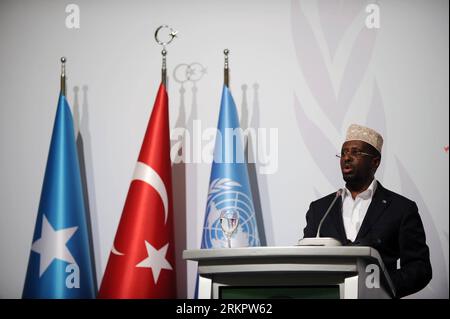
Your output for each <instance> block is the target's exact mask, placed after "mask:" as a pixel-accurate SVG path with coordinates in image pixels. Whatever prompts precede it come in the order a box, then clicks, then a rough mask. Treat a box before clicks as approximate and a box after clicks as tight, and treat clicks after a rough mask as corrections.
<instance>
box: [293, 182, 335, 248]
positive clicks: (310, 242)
mask: <svg viewBox="0 0 450 319" xmlns="http://www.w3.org/2000/svg"><path fill="white" fill-rule="evenodd" d="M342 192H343V190H342V188H340V189H338V191H337V192H336V195H335V196H334V199H333V201H332V202H331V204H330V206H328V209H327V211H326V212H325V214H324V215H323V217H322V219H321V220H320V223H319V226H318V227H317V234H316V237H313V238H303V239H300V240H299V241H298V243H297V246H342V244H341V242H340V241H339V240H337V239H335V238H331V237H320V230H321V228H322V224H323V222H324V220H325V218H327V216H328V214H329V213H330V211H331V208H332V207H333V206H334V203H336V200H337V199H338V198H339V197H340V196H341V194H342Z"/></svg>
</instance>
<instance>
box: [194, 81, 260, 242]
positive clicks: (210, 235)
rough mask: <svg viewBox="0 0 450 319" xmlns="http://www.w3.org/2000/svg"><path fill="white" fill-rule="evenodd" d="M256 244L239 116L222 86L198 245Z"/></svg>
mask: <svg viewBox="0 0 450 319" xmlns="http://www.w3.org/2000/svg"><path fill="white" fill-rule="evenodd" d="M259 245H260V241H259V235H258V228H257V224H256V218H255V209H254V206H253V200H252V193H251V189H250V183H249V178H248V172H247V163H246V161H245V156H244V148H243V145H242V140H241V132H240V125H239V118H238V115H237V110H236V105H235V103H234V101H233V97H232V96H231V93H230V90H229V89H228V87H227V86H226V85H224V87H223V91H222V101H221V105H220V115H219V123H218V125H217V136H216V141H215V148H214V160H213V163H212V168H211V178H210V182H209V191H208V200H207V204H206V213H205V221H204V225H203V236H202V244H201V248H226V247H232V248H235V247H248V246H259Z"/></svg>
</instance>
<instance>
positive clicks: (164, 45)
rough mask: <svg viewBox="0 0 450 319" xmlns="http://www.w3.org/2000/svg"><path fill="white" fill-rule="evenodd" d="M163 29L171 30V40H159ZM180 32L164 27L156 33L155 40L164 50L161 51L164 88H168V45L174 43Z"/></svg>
mask: <svg viewBox="0 0 450 319" xmlns="http://www.w3.org/2000/svg"><path fill="white" fill-rule="evenodd" d="M163 29H169V31H170V33H169V40H167V41H161V40H160V39H159V38H158V33H159V32H160V31H161V30H163ZM177 33H178V31H176V30H174V29H172V28H171V27H169V26H168V25H165V24H164V25H162V26H159V27H158V28H157V29H156V31H155V40H156V42H157V43H158V44H159V45H162V47H163V49H162V51H161V56H162V65H161V83H162V84H164V86H167V65H166V55H167V50H166V45H168V44H169V43H170V42H172V41H173V39H174V38H175V37H176V36H177Z"/></svg>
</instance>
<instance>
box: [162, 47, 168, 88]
mask: <svg viewBox="0 0 450 319" xmlns="http://www.w3.org/2000/svg"><path fill="white" fill-rule="evenodd" d="M161 55H162V66H161V82H162V84H164V86H167V68H166V55H167V51H166V49H165V48H164V49H163V50H162V51H161Z"/></svg>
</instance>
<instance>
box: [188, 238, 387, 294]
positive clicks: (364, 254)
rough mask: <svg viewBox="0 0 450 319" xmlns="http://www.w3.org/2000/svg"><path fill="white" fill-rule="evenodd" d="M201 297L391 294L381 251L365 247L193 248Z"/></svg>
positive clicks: (193, 258) (192, 257)
mask: <svg viewBox="0 0 450 319" xmlns="http://www.w3.org/2000/svg"><path fill="white" fill-rule="evenodd" d="M183 259H186V260H191V261H197V262H198V274H199V278H198V280H199V286H198V298H200V299H222V298H223V299H227V298H232V299H240V298H246V299H252V298H257V299H265V298H271V299H273V298H283V299H286V298H309V299H319V298H339V299H372V298H376V299H385V298H393V297H394V294H395V290H394V287H393V285H392V282H391V280H390V278H389V274H388V273H387V271H386V269H385V267H384V264H383V261H382V259H381V257H380V255H379V253H378V252H377V251H376V250H375V249H373V248H371V247H363V246H353V247H349V246H340V247H318V246H289V247H245V248H227V249H193V250H185V251H184V252H183Z"/></svg>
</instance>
